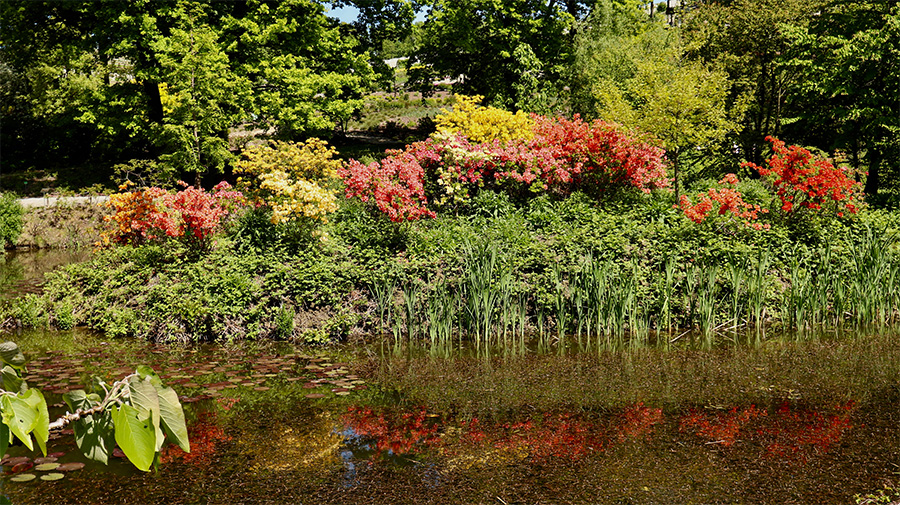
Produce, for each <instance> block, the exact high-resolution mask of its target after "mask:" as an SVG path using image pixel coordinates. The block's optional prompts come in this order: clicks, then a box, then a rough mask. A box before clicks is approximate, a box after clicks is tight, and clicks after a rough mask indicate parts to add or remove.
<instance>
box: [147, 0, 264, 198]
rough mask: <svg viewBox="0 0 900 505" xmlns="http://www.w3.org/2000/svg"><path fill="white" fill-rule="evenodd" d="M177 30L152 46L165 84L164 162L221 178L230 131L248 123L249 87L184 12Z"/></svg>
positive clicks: (209, 32)
mask: <svg viewBox="0 0 900 505" xmlns="http://www.w3.org/2000/svg"><path fill="white" fill-rule="evenodd" d="M180 17H181V18H182V19H181V20H180V22H179V23H177V26H178V27H177V28H173V29H172V30H171V34H170V35H169V36H168V37H160V38H158V39H157V40H155V41H154V42H153V44H152V49H153V50H154V51H155V53H156V55H157V59H158V61H159V68H160V73H159V76H160V78H161V81H162V82H163V83H164V84H165V88H164V89H165V94H166V101H165V103H162V105H163V113H164V117H163V124H162V130H161V135H160V140H161V141H162V142H164V143H165V144H164V145H165V146H166V149H165V151H166V154H163V155H162V156H161V157H160V159H161V161H163V162H165V163H169V164H170V165H173V166H174V167H175V168H180V169H181V170H182V171H186V172H194V173H195V174H196V182H195V185H196V186H198V187H199V186H200V176H201V175H202V174H203V173H205V172H209V171H217V172H221V171H222V168H223V167H224V165H225V163H226V161H228V160H229V158H230V153H229V152H228V142H227V135H228V128H229V127H230V126H232V125H235V124H238V123H240V122H241V121H242V120H244V119H245V117H244V115H245V114H244V112H243V111H244V110H246V109H245V108H246V105H247V104H248V98H249V97H248V95H249V88H250V86H249V82H248V81H247V79H246V78H245V77H243V76H241V75H236V74H235V73H234V72H232V71H231V69H230V66H229V61H228V56H227V55H226V54H225V52H224V51H223V50H222V48H221V46H220V44H219V42H218V40H217V38H218V37H217V34H216V33H215V31H214V30H213V29H212V28H210V27H209V26H208V25H205V24H198V23H197V20H196V19H195V18H196V17H198V13H196V12H191V11H185V10H182V11H181V13H180Z"/></svg>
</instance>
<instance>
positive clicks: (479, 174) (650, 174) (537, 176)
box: [338, 116, 669, 221]
mask: <svg viewBox="0 0 900 505" xmlns="http://www.w3.org/2000/svg"><path fill="white" fill-rule="evenodd" d="M533 119H534V127H533V128H534V135H533V136H532V137H530V138H517V139H509V140H507V141H506V142H501V141H500V140H492V141H486V142H482V143H476V142H472V141H470V140H469V139H468V138H466V137H465V136H462V135H456V134H450V133H438V134H435V135H433V136H432V137H431V138H429V139H428V140H425V141H423V142H416V143H413V144H410V145H408V146H407V147H406V149H404V150H402V151H399V150H397V151H389V152H388V155H389V156H388V157H387V158H386V159H385V160H384V161H382V162H380V163H371V164H369V165H363V164H362V163H359V162H358V161H355V160H351V161H350V163H349V164H348V165H347V166H346V167H344V168H342V169H341V170H340V171H339V172H338V175H340V176H341V177H342V178H343V179H344V182H345V183H346V185H347V191H346V194H347V197H348V198H351V197H358V198H360V199H362V200H363V201H369V200H370V199H371V200H372V201H374V203H375V204H376V205H377V206H378V208H379V209H380V210H381V211H382V212H385V213H386V214H388V215H389V216H390V218H391V220H393V221H403V220H415V219H419V218H421V217H434V212H433V211H432V210H431V209H429V207H428V205H429V200H430V201H431V202H432V203H434V204H437V205H450V204H457V203H463V202H466V201H467V200H468V198H469V197H470V196H471V193H472V192H473V191H474V190H476V189H478V188H486V189H492V190H498V191H509V192H517V193H520V194H521V193H526V194H527V193H540V192H544V191H547V192H553V193H555V194H559V195H568V194H570V193H571V192H572V191H575V190H578V189H587V188H589V187H593V188H598V189H600V190H602V189H605V188H609V187H627V188H635V189H638V190H640V191H643V192H650V190H651V189H655V188H665V187H668V185H669V179H668V178H666V171H665V165H664V164H663V150H662V149H660V148H658V147H654V146H651V145H650V144H648V143H646V142H644V141H642V140H640V139H636V138H632V137H630V136H628V135H626V134H624V133H623V132H621V131H620V130H618V129H617V128H616V127H615V126H613V125H610V124H608V123H603V122H601V121H595V122H593V123H586V122H584V121H582V120H581V119H580V118H579V117H577V116H576V117H575V118H574V119H571V120H568V119H561V118H547V117H542V116H534V117H533Z"/></svg>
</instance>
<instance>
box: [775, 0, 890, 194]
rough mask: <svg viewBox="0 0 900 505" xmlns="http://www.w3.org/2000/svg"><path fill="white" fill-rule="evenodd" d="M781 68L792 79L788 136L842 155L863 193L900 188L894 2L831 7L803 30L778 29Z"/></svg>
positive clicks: (843, 2)
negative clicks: (782, 41)
mask: <svg viewBox="0 0 900 505" xmlns="http://www.w3.org/2000/svg"><path fill="white" fill-rule="evenodd" d="M781 30H782V31H783V32H784V33H785V35H786V37H787V38H788V40H789V41H790V43H791V48H790V49H791V50H790V52H789V53H788V54H787V56H786V57H785V61H784V67H785V68H786V69H789V70H790V71H793V72H796V73H797V74H798V76H799V78H798V84H797V87H796V91H795V93H793V94H792V95H791V96H790V97H789V99H788V101H789V102H790V103H791V104H793V105H794V109H795V110H796V111H797V116H796V118H795V119H796V122H795V123H794V125H793V126H794V127H788V128H786V129H788V130H789V131H790V133H791V134H792V135H793V136H796V137H798V138H800V139H802V140H803V141H804V142H805V143H809V144H812V145H816V146H819V147H821V148H823V149H826V150H828V151H834V150H838V149H839V150H842V151H844V152H846V153H847V155H848V156H847V157H848V159H847V161H849V162H850V163H852V164H853V165H854V167H855V168H857V169H860V170H867V171H868V174H869V175H868V177H867V179H866V186H865V192H866V194H868V195H876V194H877V193H878V190H879V188H880V187H882V186H883V185H884V184H883V183H884V182H886V183H887V185H888V186H892V187H898V185H900V2H897V1H863V2H859V1H852V2H851V1H848V0H832V1H831V2H829V3H828V4H827V5H825V6H824V8H823V10H822V13H821V15H820V16H819V17H817V18H816V19H815V20H814V21H813V22H812V23H811V24H810V25H809V26H798V25H793V24H791V25H783V26H782V27H781Z"/></svg>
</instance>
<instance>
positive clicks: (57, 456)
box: [47, 451, 66, 461]
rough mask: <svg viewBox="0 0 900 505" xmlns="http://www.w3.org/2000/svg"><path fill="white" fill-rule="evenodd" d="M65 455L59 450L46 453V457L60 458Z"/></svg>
mask: <svg viewBox="0 0 900 505" xmlns="http://www.w3.org/2000/svg"><path fill="white" fill-rule="evenodd" d="M65 455H66V453H65V452H62V451H59V452H51V453H50V454H48V455H47V457H48V458H61V457H63V456H65ZM54 461H55V460H54Z"/></svg>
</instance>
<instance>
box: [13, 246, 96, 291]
mask: <svg viewBox="0 0 900 505" xmlns="http://www.w3.org/2000/svg"><path fill="white" fill-rule="evenodd" d="M90 256H91V250H90V249H44V250H39V251H29V252H7V253H4V252H3V251H0V298H16V297H20V296H23V295H25V294H28V293H39V292H40V290H41V286H43V283H44V274H45V273H47V272H49V271H51V270H55V269H56V268H59V267H61V266H64V265H68V264H71V263H77V262H81V261H87V259H88V258H90Z"/></svg>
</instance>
